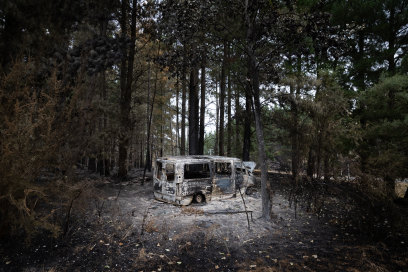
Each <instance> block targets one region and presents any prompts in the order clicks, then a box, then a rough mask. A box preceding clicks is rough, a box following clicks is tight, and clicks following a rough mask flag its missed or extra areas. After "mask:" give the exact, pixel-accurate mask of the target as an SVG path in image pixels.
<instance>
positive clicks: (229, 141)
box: [227, 71, 232, 157]
mask: <svg viewBox="0 0 408 272" xmlns="http://www.w3.org/2000/svg"><path fill="white" fill-rule="evenodd" d="M227 89H228V94H227V100H228V102H227V122H228V123H227V156H229V157H230V156H231V155H232V154H231V146H232V117H231V100H232V91H231V75H230V72H229V71H228V88H227Z"/></svg>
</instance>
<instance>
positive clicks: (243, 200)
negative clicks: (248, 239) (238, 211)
mask: <svg viewBox="0 0 408 272" xmlns="http://www.w3.org/2000/svg"><path fill="white" fill-rule="evenodd" d="M238 190H239V194H240V195H241V198H242V202H243V203H244V209H245V213H246V217H247V221H248V230H251V226H250V225H249V216H248V210H247V207H246V204H245V199H244V196H243V195H242V192H241V187H238ZM251 220H252V212H251Z"/></svg>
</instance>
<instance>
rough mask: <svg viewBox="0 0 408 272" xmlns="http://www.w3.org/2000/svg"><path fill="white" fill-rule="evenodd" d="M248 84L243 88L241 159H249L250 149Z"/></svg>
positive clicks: (250, 114) (250, 113) (249, 98)
mask: <svg viewBox="0 0 408 272" xmlns="http://www.w3.org/2000/svg"><path fill="white" fill-rule="evenodd" d="M250 87H251V86H250V84H249V83H248V86H246V88H245V117H244V135H243V136H244V138H243V144H242V160H243V161H249V152H250V150H251V116H252V111H251V90H250Z"/></svg>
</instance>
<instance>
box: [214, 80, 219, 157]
mask: <svg viewBox="0 0 408 272" xmlns="http://www.w3.org/2000/svg"><path fill="white" fill-rule="evenodd" d="M218 101H219V99H218V81H217V79H215V139H214V154H215V155H219V154H218V131H219V130H218V125H219V116H220V114H219V112H220V107H219V102H218Z"/></svg>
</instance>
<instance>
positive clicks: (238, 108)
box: [234, 87, 241, 158]
mask: <svg viewBox="0 0 408 272" xmlns="http://www.w3.org/2000/svg"><path fill="white" fill-rule="evenodd" d="M234 95H235V117H234V118H235V156H236V157H237V158H239V157H241V152H240V148H239V127H240V125H241V122H240V120H239V117H240V116H241V106H240V104H239V92H238V88H237V87H235V94H234Z"/></svg>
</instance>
